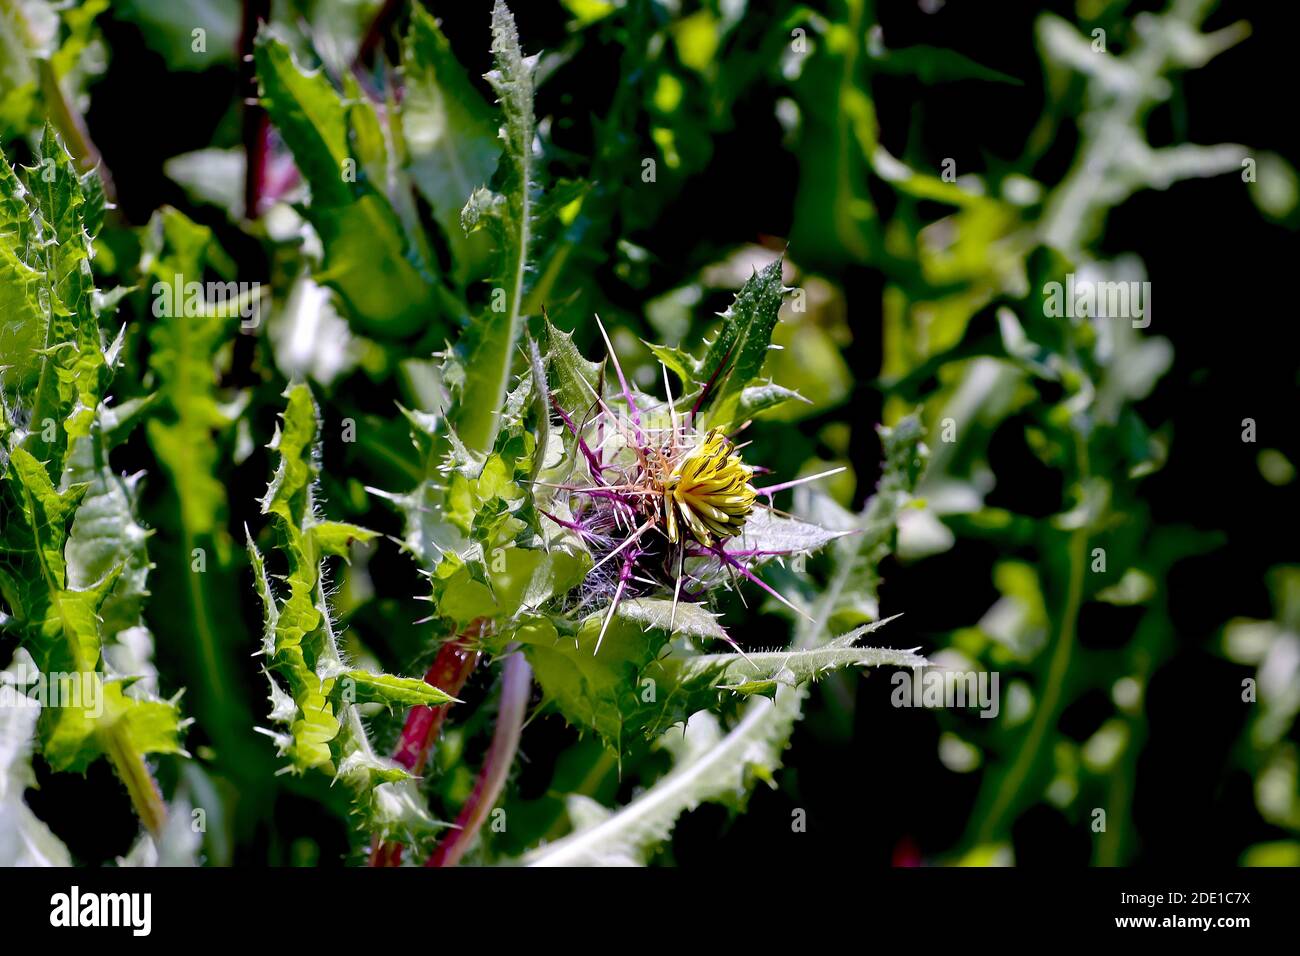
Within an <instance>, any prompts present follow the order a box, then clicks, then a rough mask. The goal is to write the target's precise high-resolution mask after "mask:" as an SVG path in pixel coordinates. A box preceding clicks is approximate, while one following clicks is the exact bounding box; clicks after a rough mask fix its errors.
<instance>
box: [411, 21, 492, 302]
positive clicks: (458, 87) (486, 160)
mask: <svg viewBox="0 0 1300 956" xmlns="http://www.w3.org/2000/svg"><path fill="white" fill-rule="evenodd" d="M402 70H403V74H404V76H405V79H406V88H405V89H406V92H405V96H404V97H403V98H402V108H401V113H400V118H401V129H402V135H403V138H404V139H405V141H406V147H407V151H408V152H409V154H410V173H411V178H412V180H414V182H415V185H416V187H417V188H418V189H419V190H420V192H421V194H422V195H423V196H424V198H425V199H426V200H428V202H429V205H430V206H431V207H432V209H433V214H434V219H435V220H436V221H437V223H438V225H440V226H441V227H442V231H443V233H444V234H445V235H446V237H447V240H448V242H449V243H450V245H451V248H452V253H453V255H454V257H455V259H456V263H457V272H458V274H459V275H460V277H461V278H462V279H464V278H465V277H467V276H468V275H469V274H470V270H471V269H475V268H476V266H477V263H479V262H480V261H481V260H482V259H483V258H484V256H485V252H486V249H485V248H484V247H485V245H486V243H485V242H483V241H481V240H483V239H484V238H485V237H483V236H466V235H465V231H464V230H463V229H462V228H461V221H460V214H461V210H462V209H463V208H464V206H465V203H466V202H467V201H468V200H469V197H470V195H471V194H472V193H473V192H474V190H475V188H477V187H478V186H480V185H482V184H483V183H486V182H487V181H488V180H489V179H490V178H491V176H492V172H493V170H495V169H496V167H497V161H498V159H499V158H500V155H501V147H500V144H499V143H498V141H497V124H496V120H495V119H494V118H493V116H492V109H491V107H489V106H488V104H487V103H486V102H484V100H483V98H482V97H481V96H480V95H479V92H478V90H476V89H475V88H474V86H473V84H471V83H470V81H469V77H468V76H467V75H466V74H465V70H464V68H463V67H462V66H461V65H460V63H459V62H458V61H457V60H456V57H455V55H454V54H453V53H452V52H451V45H450V44H449V43H448V42H447V38H446V37H445V36H443V33H442V30H440V29H439V28H438V22H437V21H436V20H435V19H434V18H433V17H432V16H431V15H430V14H429V13H428V12H427V11H426V10H425V9H424V6H423V5H422V4H419V3H416V4H413V5H412V7H411V23H410V27H409V28H408V30H407V33H406V39H405V43H404V45H403V57H402Z"/></svg>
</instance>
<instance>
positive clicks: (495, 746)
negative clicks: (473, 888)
mask: <svg viewBox="0 0 1300 956" xmlns="http://www.w3.org/2000/svg"><path fill="white" fill-rule="evenodd" d="M532 687H533V671H532V668H531V667H529V666H528V659H527V658H526V657H524V655H523V653H522V652H517V653H514V654H511V655H510V656H509V657H507V658H506V663H505V667H504V668H502V675H501V706H500V707H499V708H498V710H497V725H496V729H495V730H494V731H493V732H492V743H491V744H490V745H489V747H488V752H487V756H486V757H485V758H484V760H483V769H482V770H480V771H479V775H478V780H477V781H475V783H474V791H473V792H472V793H471V794H470V795H469V800H467V801H466V802H465V806H464V807H462V808H461V811H460V815H459V816H458V817H456V829H454V830H452V831H451V832H450V834H448V835H447V836H446V837H445V838H444V839H443V840H442V841H441V842H440V843H439V844H438V845H437V847H435V848H434V851H433V853H432V855H431V856H430V857H429V859H428V860H427V861H426V862H425V864H424V865H425V866H455V865H456V864H457V863H459V862H460V858H461V857H462V856H464V854H465V851H466V850H468V849H469V848H470V846H471V845H472V844H473V842H474V840H475V838H476V837H477V836H478V832H479V830H481V829H482V828H483V823H484V821H485V820H487V818H488V814H490V813H491V812H492V808H493V807H495V806H496V803H497V800H498V799H499V798H500V796H501V791H502V790H503V789H504V788H505V785H506V778H507V777H508V776H509V775H510V766H511V764H513V763H514V761H515V753H516V752H517V751H518V750H519V737H520V735H521V734H522V733H523V729H524V714H525V713H526V711H527V710H528V697H529V694H530V693H531V692H532Z"/></svg>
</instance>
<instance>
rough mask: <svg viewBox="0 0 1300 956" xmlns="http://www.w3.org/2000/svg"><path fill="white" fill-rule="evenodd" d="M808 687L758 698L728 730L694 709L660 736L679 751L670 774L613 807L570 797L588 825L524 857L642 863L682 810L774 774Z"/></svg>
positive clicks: (738, 800)
mask: <svg viewBox="0 0 1300 956" xmlns="http://www.w3.org/2000/svg"><path fill="white" fill-rule="evenodd" d="M805 694H806V691H805V690H803V689H802V688H799V689H795V688H789V687H783V688H781V689H780V690H778V691H777V693H776V697H775V700H768V699H766V698H762V697H760V698H756V699H755V700H753V701H751V702H750V703H749V705H748V707H747V708H746V710H745V711H744V714H743V715H742V717H741V719H740V721H739V722H738V723H737V724H736V725H735V727H734V728H732V729H731V730H730V731H727V732H724V730H723V728H722V727H721V726H720V724H719V721H718V718H717V717H716V716H714V715H713V714H711V713H708V712H701V713H699V714H696V715H695V716H694V717H692V718H691V720H690V722H689V723H688V724H687V728H686V733H685V734H681V733H678V732H675V731H674V732H672V733H668V734H665V735H664V737H663V738H662V739H661V742H660V746H661V747H662V748H663V749H666V750H668V751H669V752H670V753H672V755H673V758H674V765H673V769H672V770H671V771H670V772H669V773H668V774H667V775H666V776H664V777H663V778H662V779H660V780H659V781H657V782H656V783H655V784H654V785H652V786H650V787H648V788H647V789H646V790H645V791H643V792H642V793H641V794H640V795H639V796H637V797H636V798H635V799H633V800H632V801H631V802H630V803H628V804H627V805H626V806H624V807H621V808H620V809H618V810H617V811H613V812H611V811H608V810H606V809H604V808H601V807H599V806H593V803H592V801H589V800H587V799H585V798H581V797H578V798H572V799H571V800H570V803H569V814H570V819H571V821H574V822H577V820H581V821H583V822H584V823H585V825H584V826H581V827H575V830H574V832H572V833H570V834H569V835H568V836H565V837H563V838H561V839H559V840H556V841H555V842H553V843H549V844H546V845H544V846H541V847H539V848H538V849H536V850H534V851H532V852H531V853H529V854H527V855H526V856H525V857H524V858H523V860H522V862H523V863H525V864H526V865H529V866H635V865H642V864H645V863H646V862H647V861H648V860H649V857H650V854H651V852H652V851H653V850H654V848H655V847H656V846H657V845H658V844H660V843H662V842H663V841H664V840H666V839H667V838H668V836H669V835H670V834H671V833H672V828H673V826H674V825H675V824H676V822H677V819H678V818H679V817H680V816H681V815H682V814H683V813H685V812H687V811H689V810H693V809H695V808H696V807H697V806H699V805H700V804H701V803H705V802H718V803H725V804H728V805H730V806H733V807H739V806H742V805H743V803H744V801H745V797H746V794H747V793H748V791H749V785H750V782H751V781H752V780H753V779H755V778H758V779H765V780H770V779H771V776H772V774H773V773H775V772H776V770H777V768H778V767H779V766H780V762H781V752H782V751H783V750H784V749H785V743H786V741H787V740H788V739H789V736H790V731H791V730H792V729H793V727H794V722H795V720H796V719H797V718H798V716H799V708H800V704H801V702H802V699H803V697H804V695H805ZM575 818H577V819H576V820H575Z"/></svg>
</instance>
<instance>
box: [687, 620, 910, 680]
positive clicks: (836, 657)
mask: <svg viewBox="0 0 1300 956" xmlns="http://www.w3.org/2000/svg"><path fill="white" fill-rule="evenodd" d="M897 616H898V615H895V616H894V617H897ZM894 617H889V618H885V619H884V620H881V621H876V622H874V623H872V624H867V625H863V626H862V627H859V628H857V629H855V630H853V631H850V632H849V633H847V634H844V635H841V636H840V637H837V638H835V639H834V640H832V641H830V642H829V643H828V644H825V645H823V646H821V647H814V648H807V649H804V650H790V651H768V652H762V653H754V654H749V655H741V654H703V655H698V656H694V657H670V658H666V659H664V660H663V661H662V662H661V666H662V668H663V671H664V674H665V682H666V686H667V690H666V692H667V693H672V692H673V691H674V688H675V687H678V686H682V687H689V686H691V685H692V684H695V683H698V681H699V679H700V678H702V677H706V676H707V678H708V680H709V681H710V682H711V683H712V686H714V687H717V688H719V689H722V690H729V691H732V692H734V693H737V694H743V695H745V696H748V695H750V694H769V695H770V694H771V693H772V692H773V691H775V690H776V688H777V687H778V686H787V687H794V686H797V685H799V684H803V683H805V682H808V681H815V680H819V679H820V678H821V677H823V676H824V675H826V674H828V673H830V672H831V671H834V670H839V669H842V668H846V667H924V666H925V664H926V663H927V662H926V660H925V658H924V657H921V656H920V655H918V654H916V653H915V652H914V651H907V650H895V649H894V648H890V647H856V646H854V645H855V644H856V643H857V642H858V641H860V640H861V639H862V638H863V637H865V636H866V635H867V634H870V633H871V632H873V631H875V630H877V629H878V628H880V627H883V626H884V625H885V624H888V623H889V622H890V621H892V620H894Z"/></svg>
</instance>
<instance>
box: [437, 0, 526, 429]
mask: <svg viewBox="0 0 1300 956" xmlns="http://www.w3.org/2000/svg"><path fill="white" fill-rule="evenodd" d="M492 53H493V55H494V57H495V61H496V69H494V70H491V71H490V72H489V73H487V74H486V77H487V81H488V83H489V84H490V85H491V86H492V89H493V90H494V91H495V92H496V94H497V102H498V103H499V105H500V107H501V112H502V116H503V123H502V127H501V136H502V140H503V141H504V145H505V154H504V157H503V160H502V163H501V166H500V167H499V169H498V171H497V177H496V182H495V188H494V189H487V188H479V189H476V190H475V191H474V193H473V195H471V197H470V199H469V202H468V203H466V205H465V208H464V210H463V211H462V212H461V223H462V225H463V226H464V228H465V231H466V232H467V233H472V232H474V231H475V230H476V229H480V228H487V229H489V230H490V231H491V233H492V235H493V238H494V239H495V240H496V243H497V254H498V262H497V268H496V271H495V274H494V278H493V280H492V282H493V287H492V290H491V293H490V295H489V304H488V308H487V309H485V310H484V311H483V312H481V313H479V314H478V315H477V316H475V317H474V318H473V319H472V320H471V322H470V325H469V327H468V328H467V329H466V330H465V334H464V336H463V337H462V339H461V341H460V343H459V344H458V345H457V350H458V351H459V353H460V355H461V356H462V364H463V365H464V368H465V381H464V384H463V385H462V386H461V389H460V394H459V396H458V401H457V404H456V407H455V409H454V410H453V416H452V417H453V421H454V423H455V426H456V431H457V433H458V434H459V435H460V438H461V440H462V441H463V442H464V443H465V445H466V447H467V448H469V449H470V450H471V451H474V452H480V453H481V452H484V451H486V450H487V449H488V448H490V447H491V446H492V443H493V442H494V441H495V438H496V434H497V428H498V421H499V418H500V410H501V408H502V406H503V404H504V402H505V396H506V390H507V385H508V382H509V377H510V368H511V365H512V364H513V362H514V357H515V344H516V343H517V342H518V340H519V336H520V333H521V331H522V325H523V322H522V307H523V299H524V293H525V291H526V283H527V278H528V255H529V239H530V236H531V231H532V217H533V210H532V189H533V183H532V175H533V173H532V151H533V136H534V133H533V70H534V68H535V67H536V63H537V58H536V57H535V56H533V57H525V56H524V55H523V52H522V50H521V49H520V47H519V34H518V31H517V30H516V28H515V19H514V16H513V15H512V14H511V13H510V10H509V8H508V7H507V6H506V5H505V3H504V2H503V0H496V4H495V6H493V8H492Z"/></svg>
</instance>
